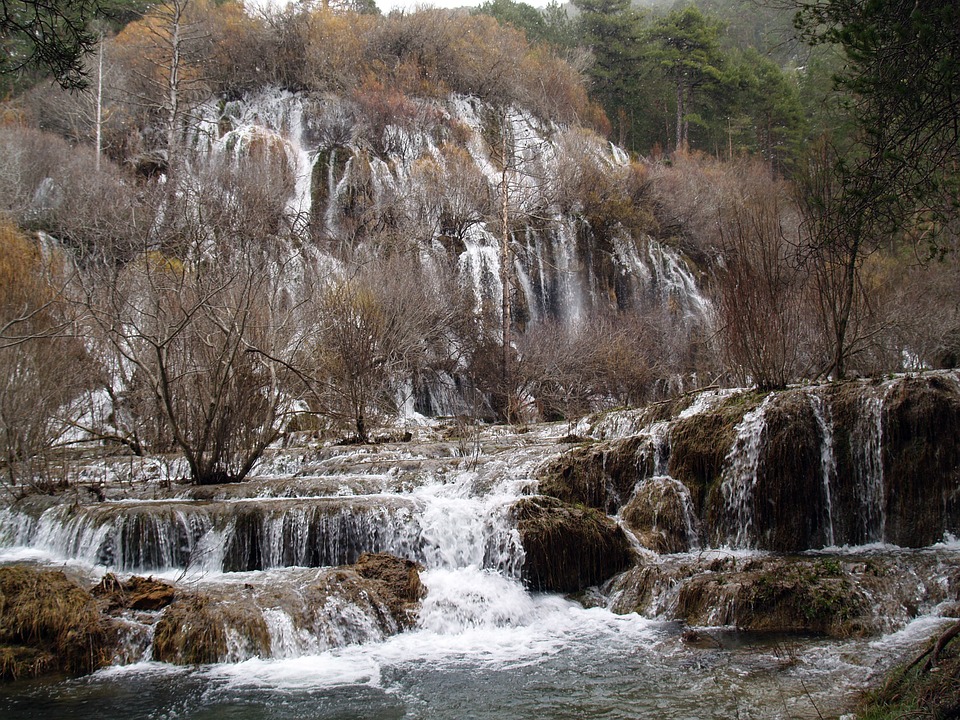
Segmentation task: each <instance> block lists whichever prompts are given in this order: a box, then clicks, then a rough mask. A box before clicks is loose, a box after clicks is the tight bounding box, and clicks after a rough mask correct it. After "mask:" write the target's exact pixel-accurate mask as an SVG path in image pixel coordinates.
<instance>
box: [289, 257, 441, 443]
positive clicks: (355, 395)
mask: <svg viewBox="0 0 960 720" xmlns="http://www.w3.org/2000/svg"><path fill="white" fill-rule="evenodd" d="M437 290H438V289H437V288H435V287H433V285H432V283H431V281H430V279H429V278H427V277H425V276H424V275H423V274H422V273H421V272H420V271H419V269H418V268H416V267H415V266H414V265H413V264H412V262H411V261H410V260H409V259H406V258H402V257H392V258H387V259H385V260H380V261H377V262H372V263H370V264H369V265H366V266H361V267H360V268H359V269H357V270H356V271H355V272H354V273H353V274H351V275H350V276H348V277H345V278H341V279H339V280H333V281H331V282H330V283H329V284H328V285H327V286H326V287H325V288H324V289H323V290H322V291H321V294H320V296H319V298H318V308H319V313H318V318H319V325H318V326H317V327H316V329H315V335H314V344H313V367H312V370H311V372H310V374H309V376H308V377H305V378H304V379H305V382H306V384H307V386H308V389H309V392H310V399H311V402H312V404H313V405H314V407H315V408H316V409H317V410H318V411H319V412H320V413H321V414H322V415H326V416H327V417H329V418H332V419H334V420H336V421H340V422H348V423H350V424H351V425H352V426H353V429H354V431H355V439H356V441H358V442H367V441H368V440H369V431H370V428H371V426H372V425H373V424H374V422H376V420H377V419H378V418H379V417H380V416H382V415H390V414H396V412H397V410H398V407H397V405H398V401H399V400H400V393H401V391H402V386H403V385H404V384H405V383H406V382H408V381H409V380H410V379H411V378H412V377H413V376H414V375H415V374H416V373H417V372H418V371H419V370H421V369H423V368H424V367H426V366H427V365H434V366H435V365H436V364H437V354H438V353H439V354H443V353H444V352H445V338H444V330H445V325H446V324H447V322H448V321H449V310H448V309H447V308H446V307H445V305H444V303H443V302H442V300H441V299H440V298H439V293H438V292H437Z"/></svg>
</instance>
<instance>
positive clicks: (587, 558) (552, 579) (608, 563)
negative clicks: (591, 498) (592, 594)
mask: <svg viewBox="0 0 960 720" xmlns="http://www.w3.org/2000/svg"><path fill="white" fill-rule="evenodd" d="M513 512H514V515H515V517H516V522H517V529H518V530H519V532H520V539H521V542H522V543H523V549H524V553H525V557H524V563H523V569H522V575H523V580H524V582H525V583H526V584H527V586H528V587H530V588H531V589H533V590H545V591H548V592H563V593H572V592H577V591H579V590H583V589H584V588H586V587H589V586H591V585H599V584H600V583H602V582H604V581H606V580H608V579H609V578H610V577H611V576H613V575H615V574H616V573H618V572H621V571H623V570H625V569H626V568H627V567H629V566H630V564H631V562H632V561H633V553H632V551H631V550H630V545H629V542H628V541H627V537H626V535H624V533H623V530H622V529H621V528H620V526H618V525H617V524H616V522H614V521H613V520H611V519H610V518H609V517H607V516H606V515H604V514H603V513H601V512H599V511H597V510H594V509H592V508H586V507H581V506H574V505H569V504H567V503H563V502H561V501H559V500H557V499H555V498H547V497H535V498H526V499H524V500H521V501H519V502H518V503H516V504H515V505H514V507H513Z"/></svg>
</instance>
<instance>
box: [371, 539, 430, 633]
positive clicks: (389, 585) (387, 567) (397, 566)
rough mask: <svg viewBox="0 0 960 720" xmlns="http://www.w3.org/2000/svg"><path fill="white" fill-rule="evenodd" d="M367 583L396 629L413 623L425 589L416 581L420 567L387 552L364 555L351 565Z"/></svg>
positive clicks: (418, 579) (418, 577) (418, 578)
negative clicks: (394, 622)
mask: <svg viewBox="0 0 960 720" xmlns="http://www.w3.org/2000/svg"><path fill="white" fill-rule="evenodd" d="M353 569H354V570H355V571H356V573H357V574H358V575H359V576H360V577H362V578H364V579H365V580H367V581H368V582H369V583H370V584H371V585H372V586H373V590H374V591H375V592H376V594H377V595H378V596H379V597H380V599H381V601H382V602H383V604H384V606H386V608H387V609H388V610H389V612H390V615H391V616H392V617H393V618H394V620H395V621H396V622H397V624H398V625H399V626H400V627H411V626H412V625H413V624H414V623H415V621H416V613H417V610H418V609H419V604H420V600H422V599H423V596H424V595H426V592H427V591H426V588H424V586H423V583H421V582H420V571H421V570H422V569H423V566H422V565H419V564H418V563H415V562H413V561H412V560H405V559H404V558H399V557H396V556H395V555H390V554H388V553H364V554H363V555H361V556H360V558H359V559H358V560H357V562H356V564H355V565H354V566H353Z"/></svg>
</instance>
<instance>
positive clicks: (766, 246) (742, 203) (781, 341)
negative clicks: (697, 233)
mask: <svg viewBox="0 0 960 720" xmlns="http://www.w3.org/2000/svg"><path fill="white" fill-rule="evenodd" d="M746 170H747V173H748V175H749V176H750V177H748V178H746V182H743V183H742V185H741V192H740V193H738V194H737V195H736V196H734V197H732V198H730V199H729V200H728V201H727V203H726V204H725V207H722V208H721V210H720V217H718V220H717V223H718V226H719V229H720V234H721V241H722V246H723V249H724V260H723V265H722V267H721V268H720V270H719V271H718V278H719V313H720V324H721V328H720V337H721V341H722V344H723V346H724V348H725V351H726V355H727V359H728V362H730V363H731V364H732V365H733V366H734V367H735V369H736V371H737V374H738V375H740V379H741V380H752V381H753V382H754V383H756V384H757V385H758V386H759V387H760V388H761V389H764V390H769V389H774V388H782V387H785V386H786V385H787V383H788V382H791V381H793V380H796V379H797V378H799V377H802V376H804V374H805V373H806V371H807V370H808V369H809V368H808V367H807V366H805V365H804V363H805V362H809V357H804V349H805V348H806V347H808V345H809V338H807V337H805V332H804V330H805V324H804V320H805V315H806V312H805V310H806V304H807V298H808V297H809V295H808V293H807V284H806V282H805V280H806V274H805V273H804V272H803V271H802V270H801V268H800V267H799V259H798V257H797V253H796V246H795V244H794V243H792V235H793V232H794V230H795V228H796V225H797V219H796V211H795V210H794V209H793V208H791V207H790V206H789V204H788V203H787V202H786V201H784V199H783V198H785V197H788V194H787V192H786V189H785V188H784V187H783V184H782V183H777V182H776V181H774V179H773V178H771V177H769V176H768V174H767V172H766V170H765V169H764V168H761V167H760V166H749V167H748V168H747V169H746ZM788 234H789V235H790V236H791V237H790V238H789V239H788Z"/></svg>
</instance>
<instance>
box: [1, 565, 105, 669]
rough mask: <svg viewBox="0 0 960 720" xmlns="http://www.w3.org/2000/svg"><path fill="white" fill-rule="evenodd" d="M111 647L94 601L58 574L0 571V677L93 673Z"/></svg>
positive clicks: (15, 568) (18, 569)
mask: <svg viewBox="0 0 960 720" xmlns="http://www.w3.org/2000/svg"><path fill="white" fill-rule="evenodd" d="M116 645H117V638H116V633H115V632H114V629H113V628H112V627H111V625H110V624H109V623H108V622H107V621H106V620H105V619H104V618H103V617H101V615H100V612H99V609H98V606H97V602H96V600H95V599H94V598H93V596H92V595H91V594H90V593H89V592H87V591H86V590H85V589H83V588H82V587H80V586H79V585H78V584H77V583H75V582H73V581H72V580H70V579H68V578H67V576H66V575H64V574H63V573H62V572H59V571H51V570H40V569H37V568H32V567H24V566H13V567H5V568H0V678H3V679H16V678H23V677H36V676H38V675H44V674H48V673H66V674H69V675H82V674H85V673H89V672H93V671H94V670H96V669H98V668H100V667H103V666H104V665H107V664H108V663H109V661H110V659H111V657H112V656H113V654H114V650H115V648H116Z"/></svg>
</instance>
